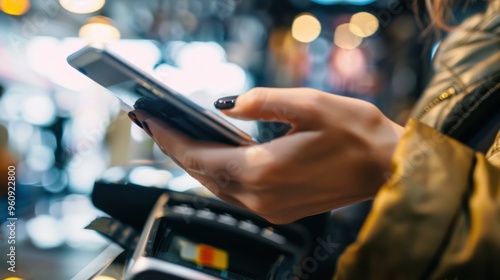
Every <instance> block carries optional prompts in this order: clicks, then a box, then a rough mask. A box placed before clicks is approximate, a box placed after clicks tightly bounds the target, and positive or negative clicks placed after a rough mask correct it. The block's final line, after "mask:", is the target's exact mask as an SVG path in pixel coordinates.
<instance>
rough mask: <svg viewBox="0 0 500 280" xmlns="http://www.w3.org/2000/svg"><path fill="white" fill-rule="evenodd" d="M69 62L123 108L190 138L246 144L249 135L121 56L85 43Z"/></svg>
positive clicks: (252, 141)
mask: <svg viewBox="0 0 500 280" xmlns="http://www.w3.org/2000/svg"><path fill="white" fill-rule="evenodd" d="M68 62H69V64H70V65H71V66H73V67H74V68H76V69H77V70H79V71H80V72H81V73H83V74H84V75H86V76H88V77H89V78H91V79H92V80H94V81H95V82H97V83H98V84H100V85H101V86H103V87H105V88H107V89H108V90H109V91H110V92H111V93H113V94H114V95H115V96H116V97H118V98H119V99H120V100H121V101H122V104H124V105H125V107H126V110H128V111H131V110H132V109H142V110H145V111H147V112H148V113H150V114H152V115H153V116H155V117H157V118H160V119H161V120H163V121H164V122H166V123H167V124H168V125H170V126H172V127H174V128H175V129H177V130H180V131H182V132H183V133H185V134H187V135H188V136H190V137H191V138H194V139H197V140H202V141H211V142H219V143H226V144H230V145H249V144H253V143H255V140H253V139H252V137H251V136H249V135H247V134H246V133H244V132H243V131H241V130H239V129H238V128H236V127H234V126H233V125H232V124H230V123H228V122H227V121H225V120H224V119H222V118H221V117H219V116H217V115H216V114H215V113H213V112H210V111H209V110H206V109H204V108H202V107H200V106H198V105H196V104H195V103H193V102H191V101H190V100H189V99H187V98H186V97H184V96H182V95H181V94H179V93H177V92H175V91H174V90H172V89H170V88H168V87H167V86H165V85H163V84H162V83H161V82H159V81H157V80H155V79H154V78H153V77H151V76H149V75H147V74H145V73H143V72H142V71H140V70H138V69H136V68H135V67H134V66H133V65H130V64H128V63H127V62H125V61H124V60H123V59H121V58H119V57H117V56H115V55H113V54H112V53H110V52H108V51H104V50H99V49H94V48H91V47H86V48H84V49H82V50H80V51H79V52H77V53H75V54H74V55H72V56H70V57H69V58H68Z"/></svg>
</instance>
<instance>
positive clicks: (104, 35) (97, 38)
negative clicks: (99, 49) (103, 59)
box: [78, 16, 121, 44]
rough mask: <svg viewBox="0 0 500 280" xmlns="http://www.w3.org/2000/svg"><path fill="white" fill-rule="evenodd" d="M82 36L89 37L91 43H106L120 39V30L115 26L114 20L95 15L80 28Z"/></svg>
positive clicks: (79, 33)
mask: <svg viewBox="0 0 500 280" xmlns="http://www.w3.org/2000/svg"><path fill="white" fill-rule="evenodd" d="M78 36H80V38H84V39H87V40H88V41H90V42H91V43H95V44H99V43H101V44H106V43H109V42H111V41H115V40H118V39H120V36H121V35H120V31H119V30H118V29H117V28H116V27H115V26H114V24H113V21H112V20H111V19H109V18H107V17H103V16H95V17H92V18H90V19H89V20H88V22H87V23H86V24H85V25H84V26H82V28H80V31H79V32H78Z"/></svg>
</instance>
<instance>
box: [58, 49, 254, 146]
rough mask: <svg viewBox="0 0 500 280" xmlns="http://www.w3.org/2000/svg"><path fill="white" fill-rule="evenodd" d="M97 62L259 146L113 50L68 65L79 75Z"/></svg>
mask: <svg viewBox="0 0 500 280" xmlns="http://www.w3.org/2000/svg"><path fill="white" fill-rule="evenodd" d="M97 60H102V61H104V62H105V63H107V64H108V65H110V66H112V67H113V68H116V69H117V70H118V71H122V73H123V74H125V75H127V76H129V77H130V78H131V79H132V80H134V81H135V82H137V83H138V84H140V85H141V86H143V87H144V88H146V89H147V90H148V91H150V92H151V93H153V94H154V95H156V96H157V97H159V98H160V99H162V100H164V101H165V102H168V103H169V104H171V105H173V106H176V107H177V108H179V109H180V110H182V111H184V112H187V113H189V114H191V116H192V117H194V118H196V120H198V121H199V122H200V123H202V124H203V125H206V126H208V127H210V128H211V129H213V130H215V131H217V132H218V133H220V134H222V135H223V136H224V137H226V138H227V139H228V140H230V141H232V142H234V143H235V144H237V145H240V146H248V145H253V144H256V143H258V142H257V140H255V139H254V138H252V137H251V136H250V135H248V134H247V133H245V132H243V131H242V130H240V129H239V128H237V127H236V126H234V125H232V124H231V123H229V122H228V121H226V120H224V119H223V118H222V117H220V116H218V115H217V114H215V113H214V112H211V111H209V110H207V109H205V108H203V107H201V106H199V105H197V104H196V103H194V102H192V101H191V100H189V99H188V98H187V97H185V96H184V95H182V94H180V93H179V92H177V91H175V90H173V89H172V88H170V87H169V86H167V85H166V84H165V83H164V82H162V81H160V80H158V79H157V78H155V77H153V76H152V75H150V74H148V73H146V72H145V71H143V70H142V69H140V68H138V67H136V66H135V65H133V64H132V63H130V62H128V61H127V60H126V59H124V58H122V57H120V56H119V55H117V54H115V53H113V52H112V51H111V50H109V49H106V48H100V47H95V46H91V45H88V46H86V47H84V48H82V49H80V50H78V51H77V52H75V53H73V54H71V55H70V56H68V58H67V61H68V64H69V65H70V66H71V67H73V68H75V69H76V70H78V71H80V70H79V69H82V68H84V67H85V66H86V65H88V64H90V63H92V62H95V61H97ZM82 74H83V73H82ZM84 75H85V74H84ZM85 76H87V75H85ZM87 77H89V76H87ZM89 78H90V77H89ZM90 79H92V78H90ZM96 83H97V82H96ZM97 84H99V83H97ZM99 85H100V86H102V87H103V88H105V89H106V90H107V91H108V92H111V91H110V90H109V89H107V88H106V87H105V86H103V85H101V84H99ZM111 93H112V94H113V95H114V96H115V97H117V98H118V99H120V97H118V96H117V95H116V94H114V93H113V92H111ZM120 100H121V99H120Z"/></svg>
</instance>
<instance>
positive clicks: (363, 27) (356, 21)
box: [349, 12, 379, 38]
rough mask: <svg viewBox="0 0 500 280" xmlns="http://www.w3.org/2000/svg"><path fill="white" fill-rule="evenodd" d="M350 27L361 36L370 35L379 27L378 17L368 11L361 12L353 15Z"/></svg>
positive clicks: (355, 33)
mask: <svg viewBox="0 0 500 280" xmlns="http://www.w3.org/2000/svg"><path fill="white" fill-rule="evenodd" d="M350 24H351V25H349V28H350V30H351V32H352V33H353V34H354V35H356V36H359V37H361V38H365V37H369V36H371V35H373V34H375V32H377V30H378V28H379V22H378V19H377V18H376V17H375V16H374V15H372V14H370V13H366V12H359V13H356V14H354V15H353V16H352V17H351V21H350Z"/></svg>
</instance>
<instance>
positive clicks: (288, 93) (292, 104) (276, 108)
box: [222, 88, 319, 126]
mask: <svg viewBox="0 0 500 280" xmlns="http://www.w3.org/2000/svg"><path fill="white" fill-rule="evenodd" d="M315 95H319V91H316V90H313V89H308V88H254V89H252V90H250V91H249V92H247V93H245V94H243V95H240V96H239V97H237V99H236V100H235V102H234V107H233V108H231V109H226V110H222V112H223V113H224V114H225V115H226V116H229V117H233V118H238V119H246V120H259V121H277V122H285V123H290V124H295V125H297V126H300V125H302V124H306V123H309V125H311V122H312V121H313V120H314V119H315V118H316V119H317V111H316V108H312V107H314V106H309V105H311V104H312V102H311V100H312V99H314V96H315Z"/></svg>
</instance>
